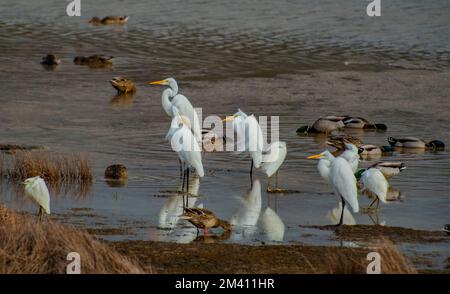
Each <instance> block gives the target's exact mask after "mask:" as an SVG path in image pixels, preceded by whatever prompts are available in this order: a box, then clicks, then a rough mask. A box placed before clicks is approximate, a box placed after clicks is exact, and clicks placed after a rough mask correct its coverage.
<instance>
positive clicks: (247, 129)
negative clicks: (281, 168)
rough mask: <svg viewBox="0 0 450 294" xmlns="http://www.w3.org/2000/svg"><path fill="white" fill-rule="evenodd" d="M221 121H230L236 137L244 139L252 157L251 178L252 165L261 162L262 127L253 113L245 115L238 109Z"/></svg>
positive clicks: (258, 164) (256, 166)
mask: <svg viewBox="0 0 450 294" xmlns="http://www.w3.org/2000/svg"><path fill="white" fill-rule="evenodd" d="M223 121H225V122H226V121H232V122H233V129H234V131H235V133H236V134H237V137H238V139H242V138H243V139H244V140H245V142H244V144H245V146H244V148H245V151H248V152H249V154H250V157H251V158H252V162H251V166H250V179H251V178H252V173H253V167H255V168H260V166H261V162H262V150H263V148H264V138H263V133H262V129H261V127H260V125H259V123H258V121H257V120H256V118H255V116H254V115H253V114H252V115H247V114H245V113H244V112H243V111H241V110H240V109H239V110H238V112H236V113H235V114H234V115H233V116H228V117H227V118H225V119H224V120H223ZM242 136H243V137H242ZM238 151H241V150H239V146H238Z"/></svg>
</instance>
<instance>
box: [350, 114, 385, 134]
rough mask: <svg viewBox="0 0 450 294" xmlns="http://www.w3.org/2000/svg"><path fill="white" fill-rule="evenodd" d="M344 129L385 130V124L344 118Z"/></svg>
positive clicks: (359, 118)
mask: <svg viewBox="0 0 450 294" xmlns="http://www.w3.org/2000/svg"><path fill="white" fill-rule="evenodd" d="M343 122H344V125H345V127H346V128H352V129H367V130H383V131H385V130H387V126H386V125H385V124H374V123H371V122H369V121H368V120H367V119H365V118H362V117H346V118H344V119H343Z"/></svg>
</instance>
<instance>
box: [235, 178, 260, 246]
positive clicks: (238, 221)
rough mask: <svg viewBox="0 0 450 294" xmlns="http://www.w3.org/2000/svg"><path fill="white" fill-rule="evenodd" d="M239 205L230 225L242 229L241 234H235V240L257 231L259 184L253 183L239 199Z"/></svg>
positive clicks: (249, 235)
mask: <svg viewBox="0 0 450 294" xmlns="http://www.w3.org/2000/svg"><path fill="white" fill-rule="evenodd" d="M240 201H241V205H240V207H239V209H238V211H237V212H236V213H235V214H234V215H233V216H232V217H231V219H230V223H231V224H232V225H233V226H235V227H236V226H237V227H239V228H240V229H242V233H241V234H235V237H236V238H248V237H251V236H253V235H254V234H255V232H256V231H257V227H256V225H257V223H258V218H259V215H260V213H261V182H260V181H259V179H256V180H254V181H253V184H252V187H251V189H250V190H249V191H247V192H246V193H245V195H244V196H243V197H242V198H241V199H240Z"/></svg>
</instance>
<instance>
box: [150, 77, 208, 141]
mask: <svg viewBox="0 0 450 294" xmlns="http://www.w3.org/2000/svg"><path fill="white" fill-rule="evenodd" d="M149 84H150V85H163V86H169V88H167V89H165V90H164V91H163V93H162V96H161V102H162V106H163V108H164V111H165V112H166V113H167V115H169V116H170V117H172V118H174V117H175V109H177V110H178V113H179V114H180V115H181V116H183V117H186V118H187V119H186V120H187V121H188V122H189V126H190V129H191V130H192V133H193V134H194V136H195V139H197V141H198V142H201V141H202V133H201V128H200V120H199V118H198V115H197V112H196V111H195V109H194V107H192V104H191V102H189V100H188V99H187V98H186V96H184V95H181V94H178V84H177V82H176V81H175V79H174V78H167V79H164V80H161V81H155V82H150V83H149ZM170 98H172V100H170Z"/></svg>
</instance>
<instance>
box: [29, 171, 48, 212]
mask: <svg viewBox="0 0 450 294" xmlns="http://www.w3.org/2000/svg"><path fill="white" fill-rule="evenodd" d="M23 184H24V185H25V195H26V196H28V197H30V198H31V199H32V200H33V201H34V202H35V203H36V204H37V205H38V206H39V212H38V215H39V219H40V220H41V219H42V217H43V215H44V213H46V214H50V193H49V192H48V188H47V185H46V184H45V181H44V180H43V179H42V178H41V177H40V176H37V177H32V178H28V179H26V180H25V181H24V182H23Z"/></svg>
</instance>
